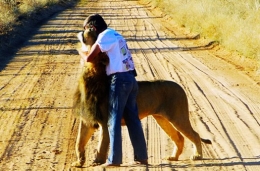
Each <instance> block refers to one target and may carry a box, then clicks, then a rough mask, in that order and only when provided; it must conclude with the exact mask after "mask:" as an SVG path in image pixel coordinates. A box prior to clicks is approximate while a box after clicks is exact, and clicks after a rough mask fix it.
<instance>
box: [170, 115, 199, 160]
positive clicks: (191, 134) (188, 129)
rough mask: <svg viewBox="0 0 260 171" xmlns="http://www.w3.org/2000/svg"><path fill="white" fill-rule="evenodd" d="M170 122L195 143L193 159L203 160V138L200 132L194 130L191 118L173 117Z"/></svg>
mask: <svg viewBox="0 0 260 171" xmlns="http://www.w3.org/2000/svg"><path fill="white" fill-rule="evenodd" d="M170 122H171V123H172V124H173V125H174V127H175V129H177V130H178V131H179V132H180V133H181V134H182V135H184V136H185V137H187V138H188V139H189V140H190V141H191V142H192V143H193V145H194V147H193V148H194V152H193V155H192V156H191V159H192V160H201V159H202V158H203V155H202V146H201V138H200V136H199V134H198V133H197V132H196V131H194V130H193V128H192V126H191V124H190V121H189V118H185V117H183V118H182V119H181V120H180V119H179V120H176V119H171V121H170ZM184 123H186V124H184Z"/></svg>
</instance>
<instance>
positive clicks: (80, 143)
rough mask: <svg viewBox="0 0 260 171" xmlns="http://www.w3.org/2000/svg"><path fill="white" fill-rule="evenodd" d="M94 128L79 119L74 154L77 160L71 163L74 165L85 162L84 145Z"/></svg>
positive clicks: (79, 165)
mask: <svg viewBox="0 0 260 171" xmlns="http://www.w3.org/2000/svg"><path fill="white" fill-rule="evenodd" d="M94 130H95V128H94V127H92V126H88V125H86V124H85V123H84V122H83V121H82V119H80V123H79V130H78V137H77V141H76V146H75V150H76V155H77V161H75V162H74V163H72V166H74V167H82V166H83V165H84V163H85V145H86V144H87V142H88V140H89V139H90V137H91V136H92V134H93V133H94Z"/></svg>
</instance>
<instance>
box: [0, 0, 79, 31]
mask: <svg viewBox="0 0 260 171" xmlns="http://www.w3.org/2000/svg"><path fill="white" fill-rule="evenodd" d="M71 1H73V0H67V1H66V0H0V11H1V13H0V35H3V34H8V32H10V31H12V29H13V27H14V26H16V25H19V23H21V22H22V21H23V20H24V19H28V18H30V17H33V15H34V14H37V13H38V12H39V11H41V10H43V9H46V8H49V7H51V6H53V5H56V4H65V3H68V2H71ZM74 1H75V0H74Z"/></svg>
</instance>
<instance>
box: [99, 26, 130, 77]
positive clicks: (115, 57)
mask: <svg viewBox="0 0 260 171" xmlns="http://www.w3.org/2000/svg"><path fill="white" fill-rule="evenodd" d="M96 44H98V45H99V47H100V50H101V51H102V52H106V54H107V56H108V57H109V64H108V65H107V67H106V73H107V75H111V74H114V73H117V72H126V71H130V70H134V62H133V58H132V56H131V52H130V51H129V49H128V47H127V43H126V41H125V39H124V38H123V36H122V35H120V34H119V33H117V32H116V31H115V30H113V29H111V28H107V29H106V30H104V31H103V32H102V33H100V34H99V35H98V38H97V41H96Z"/></svg>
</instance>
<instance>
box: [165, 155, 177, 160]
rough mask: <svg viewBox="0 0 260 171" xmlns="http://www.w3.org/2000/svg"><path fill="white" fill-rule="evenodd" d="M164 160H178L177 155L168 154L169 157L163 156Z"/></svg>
mask: <svg viewBox="0 0 260 171" xmlns="http://www.w3.org/2000/svg"><path fill="white" fill-rule="evenodd" d="M164 160H169V161H178V157H172V156H169V157H165V158H164Z"/></svg>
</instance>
